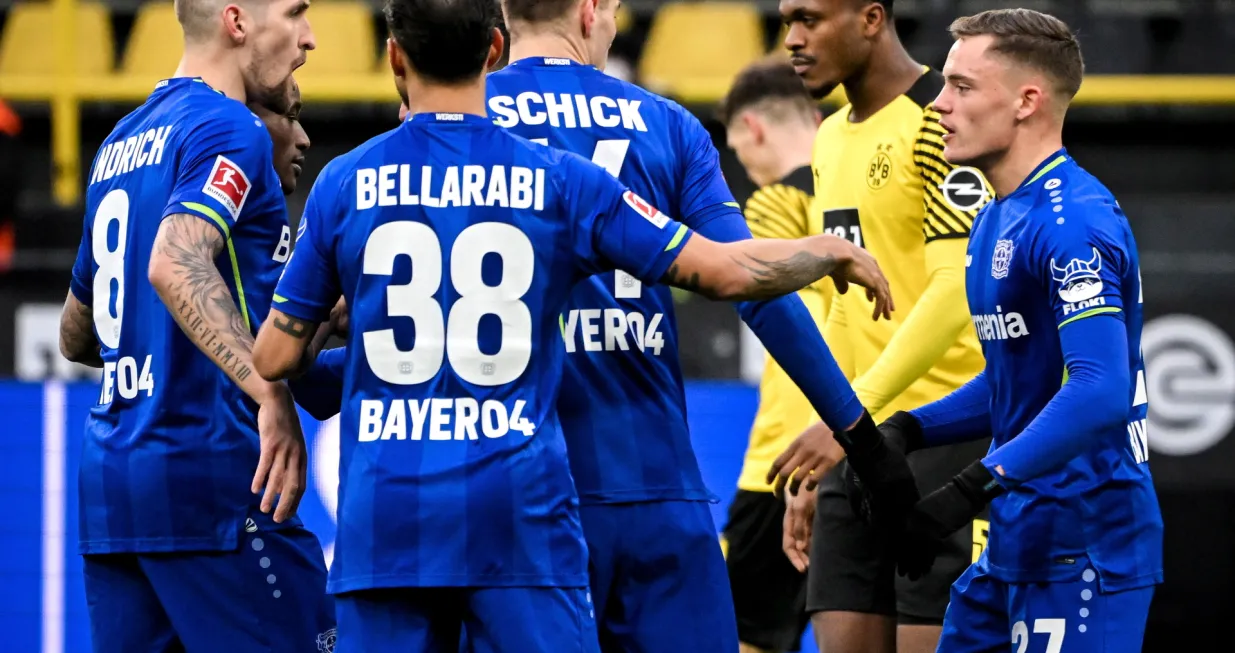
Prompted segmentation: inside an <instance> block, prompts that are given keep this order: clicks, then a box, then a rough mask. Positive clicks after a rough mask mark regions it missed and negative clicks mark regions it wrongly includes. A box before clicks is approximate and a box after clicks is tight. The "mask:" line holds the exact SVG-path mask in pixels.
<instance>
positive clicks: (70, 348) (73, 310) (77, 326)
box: [60, 292, 103, 367]
mask: <svg viewBox="0 0 1235 653" xmlns="http://www.w3.org/2000/svg"><path fill="white" fill-rule="evenodd" d="M60 353H61V354H62V355H63V356H64V357H65V358H66V359H68V360H70V361H73V362H74V363H81V364H82V365H85V366H87V367H103V359H102V357H100V356H99V340H98V338H96V337H95V335H94V311H93V310H92V309H91V308H90V307H89V306H86V305H85V304H83V303H81V302H79V301H77V297H75V296H74V295H73V294H72V292H70V293H69V297H68V298H67V299H66V300H65V302H64V312H63V313H61V315H60Z"/></svg>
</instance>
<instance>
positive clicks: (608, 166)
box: [532, 138, 643, 299]
mask: <svg viewBox="0 0 1235 653" xmlns="http://www.w3.org/2000/svg"><path fill="white" fill-rule="evenodd" d="M532 142H533V143H539V144H541V145H544V146H546V147H548V145H549V139H547V138H533V139H532ZM628 151H630V141H629V140H618V139H614V140H603V141H596V149H595V150H593V151H592V163H595V164H596V165H598V166H600V167H602V168H604V169H605V171H606V172H608V173H609V174H611V175H613V176H614V177H617V176H619V175H621V174H622V165H623V164H624V163H626V153H627V152H628ZM613 296H614V297H616V298H618V299H639V298H640V297H642V296H643V282H641V281H639V280H638V279H636V278H635V277H633V276H631V275H629V274H627V273H625V272H623V271H621V270H617V271H615V272H614V273H613Z"/></svg>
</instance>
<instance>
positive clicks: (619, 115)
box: [489, 91, 648, 132]
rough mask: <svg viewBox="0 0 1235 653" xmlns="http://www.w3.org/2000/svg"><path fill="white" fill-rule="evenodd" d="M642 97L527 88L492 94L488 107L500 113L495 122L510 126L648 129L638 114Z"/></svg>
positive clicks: (496, 113) (494, 112)
mask: <svg viewBox="0 0 1235 653" xmlns="http://www.w3.org/2000/svg"><path fill="white" fill-rule="evenodd" d="M642 104H643V101H642V100H627V99H626V98H618V99H616V100H614V99H612V98H607V97H604V96H601V95H596V96H592V97H588V96H586V95H583V94H578V93H577V94H574V95H570V94H567V93H544V94H541V93H536V92H534V91H525V92H523V93H520V94H518V95H516V96H514V97H511V96H509V95H495V96H493V97H491V98H489V111H491V112H492V113H493V114H494V115H496V116H498V117H497V119H496V120H494V121H493V122H494V124H496V125H497V126H499V127H504V128H506V129H509V128H511V127H514V126H516V125H520V124H523V125H531V126H535V125H543V124H545V123H548V124H549V125H550V126H552V127H565V128H567V129H573V128H576V127H579V128H583V129H587V128H589V127H591V126H593V125H595V126H597V127H608V128H613V127H617V126H619V125H621V127H622V129H629V130H634V131H641V132H646V131H647V130H648V126H647V124H646V123H645V122H644V121H643V116H642V115H640V114H639V107H640V105H642Z"/></svg>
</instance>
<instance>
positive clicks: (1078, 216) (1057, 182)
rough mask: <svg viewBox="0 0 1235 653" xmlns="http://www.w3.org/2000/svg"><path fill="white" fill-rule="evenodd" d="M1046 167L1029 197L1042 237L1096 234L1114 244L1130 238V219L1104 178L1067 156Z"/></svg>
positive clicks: (1030, 208)
mask: <svg viewBox="0 0 1235 653" xmlns="http://www.w3.org/2000/svg"><path fill="white" fill-rule="evenodd" d="M1060 156H1063V155H1060ZM1044 170H1045V172H1044V174H1042V175H1041V178H1039V179H1037V180H1035V181H1034V182H1033V183H1032V185H1033V188H1032V190H1031V193H1030V194H1029V197H1027V198H1026V203H1027V204H1028V207H1027V208H1028V212H1029V213H1030V214H1031V215H1032V216H1033V220H1032V222H1033V223H1034V224H1035V225H1037V227H1038V230H1039V235H1040V236H1044V237H1046V238H1047V240H1048V241H1049V240H1057V241H1059V240H1062V241H1067V240H1076V239H1093V238H1094V237H1095V236H1096V237H1098V239H1099V240H1102V241H1106V242H1109V243H1111V244H1113V245H1115V246H1122V245H1123V244H1124V243H1125V242H1126V241H1127V236H1128V233H1129V232H1130V230H1131V228H1130V226H1129V225H1128V220H1127V218H1126V217H1125V216H1124V213H1123V210H1122V209H1121V208H1120V206H1119V202H1118V201H1116V200H1115V197H1114V195H1112V194H1111V191H1110V190H1109V189H1108V188H1107V187H1106V186H1105V185H1104V184H1103V183H1102V182H1101V181H1099V180H1098V179H1097V178H1096V177H1094V176H1093V175H1092V174H1090V173H1089V172H1088V171H1086V170H1085V169H1083V168H1081V167H1080V166H1079V165H1077V164H1076V162H1075V161H1072V160H1071V159H1067V158H1066V157H1065V160H1064V162H1063V163H1062V164H1061V165H1058V166H1056V167H1054V168H1047V169H1044Z"/></svg>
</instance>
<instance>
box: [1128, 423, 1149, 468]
mask: <svg viewBox="0 0 1235 653" xmlns="http://www.w3.org/2000/svg"><path fill="white" fill-rule="evenodd" d="M1147 429H1148V420H1146V419H1145V418H1141V419H1138V420H1136V421H1135V422H1129V423H1128V444H1129V445H1130V446H1131V447H1132V459H1133V460H1135V461H1136V464H1138V465H1141V464H1144V463H1147V462H1149V431H1148V430H1147Z"/></svg>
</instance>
